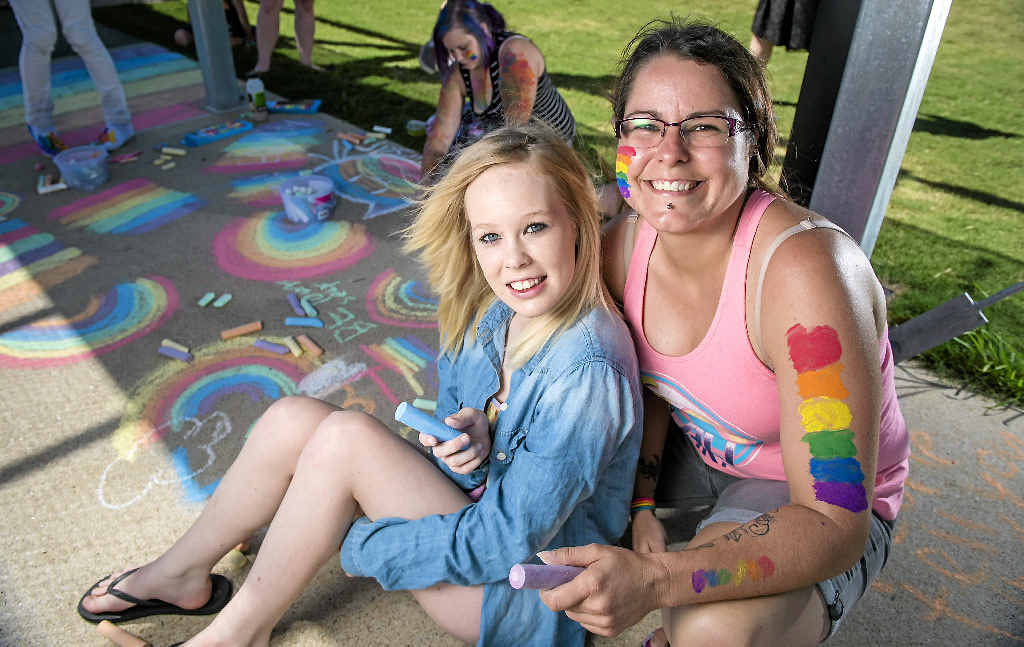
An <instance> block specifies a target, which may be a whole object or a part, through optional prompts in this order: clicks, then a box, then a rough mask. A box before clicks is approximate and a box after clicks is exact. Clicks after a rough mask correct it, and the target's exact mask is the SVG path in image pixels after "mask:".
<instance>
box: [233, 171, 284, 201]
mask: <svg viewBox="0 0 1024 647" xmlns="http://www.w3.org/2000/svg"><path fill="white" fill-rule="evenodd" d="M299 175H300V174H299V172H297V171H296V172H292V173H269V174H266V175H254V176H253V177H247V178H238V179H236V180H232V181H231V188H232V190H231V193H229V194H228V197H229V198H232V199H234V200H241V201H242V202H244V203H246V204H247V205H249V206H250V207H253V208H255V209H273V208H278V209H280V208H281V206H282V205H281V196H280V194H278V192H277V187H278V186H280V184H281V183H282V182H284V181H285V180H290V179H292V178H294V177H299Z"/></svg>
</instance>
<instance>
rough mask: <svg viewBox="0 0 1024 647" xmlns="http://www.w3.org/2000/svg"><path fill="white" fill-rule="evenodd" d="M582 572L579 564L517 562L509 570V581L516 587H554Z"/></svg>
mask: <svg viewBox="0 0 1024 647" xmlns="http://www.w3.org/2000/svg"><path fill="white" fill-rule="evenodd" d="M582 572H583V569H582V568H580V567H579V566H564V565H562V564H516V565H515V566H513V567H512V568H511V570H509V572H508V583H509V584H510V585H511V586H512V588H514V589H553V588H555V587H556V586H561V585H563V584H565V583H566V582H568V581H570V580H572V578H574V577H576V576H577V575H579V574H580V573H582Z"/></svg>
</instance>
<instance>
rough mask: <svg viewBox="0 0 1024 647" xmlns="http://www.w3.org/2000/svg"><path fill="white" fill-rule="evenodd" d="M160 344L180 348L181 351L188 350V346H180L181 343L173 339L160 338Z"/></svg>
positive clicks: (185, 351)
mask: <svg viewBox="0 0 1024 647" xmlns="http://www.w3.org/2000/svg"><path fill="white" fill-rule="evenodd" d="M160 345H161V346H167V347H168V348H173V349H175V350H180V351H181V352H183V353H188V352H190V351H189V348H188V346H182V345H181V344H179V343H178V342H176V341H174V340H173V339H162V340H160Z"/></svg>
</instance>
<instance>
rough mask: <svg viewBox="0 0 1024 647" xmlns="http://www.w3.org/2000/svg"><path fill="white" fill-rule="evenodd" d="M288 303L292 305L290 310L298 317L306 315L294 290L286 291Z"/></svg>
mask: <svg viewBox="0 0 1024 647" xmlns="http://www.w3.org/2000/svg"><path fill="white" fill-rule="evenodd" d="M288 303H289V304H290V305H291V306H292V312H294V313H295V314H297V315H299V316H300V317H304V316H305V315H306V311H305V310H303V309H302V304H301V303H300V302H299V296H298V295H297V294H295V293H294V292H289V293H288Z"/></svg>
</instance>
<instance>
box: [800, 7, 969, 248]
mask: <svg viewBox="0 0 1024 647" xmlns="http://www.w3.org/2000/svg"><path fill="white" fill-rule="evenodd" d="M858 4H859V6H856V7H854V6H853V5H858ZM951 4H952V0H860V2H859V3H857V2H849V1H848V0H825V1H824V2H822V3H821V5H820V6H819V9H818V11H819V14H818V18H817V20H816V22H815V25H814V35H813V37H812V41H811V53H810V55H809V56H808V62H807V64H808V66H807V70H806V71H805V74H804V81H803V86H802V88H801V94H800V100H799V102H798V106H797V116H796V117H795V118H794V121H793V131H794V132H793V135H792V137H791V141H790V148H789V150H787V153H786V163H785V166H784V168H783V176H784V177H785V178H786V181H787V187H788V188H789V189H790V190H791V192H792V193H794V194H795V196H794V197H797V198H798V200H800V199H803V200H807V202H804V203H805V204H808V206H809V207H810V208H811V209H813V210H814V211H817V212H818V213H821V214H822V215H824V216H826V217H828V218H829V219H831V220H833V221H834V222H835V223H836V224H838V225H840V226H841V227H843V228H844V229H846V231H848V232H849V233H850V234H851V235H852V236H853V237H854V238H856V239H857V240H858V241H860V244H861V248H862V249H863V250H864V252H865V253H866V254H868V255H869V256H870V255H871V251H872V250H873V249H874V245H875V241H876V240H877V238H878V230H879V228H880V227H881V225H882V219H883V218H884V217H885V210H886V208H887V207H888V205H889V198H890V197H891V195H892V189H893V187H894V186H895V184H896V176H897V174H898V173H899V168H900V164H901V163H902V161H903V154H904V153H905V152H906V148H907V141H908V140H909V139H910V132H911V130H912V129H913V125H914V121H915V120H916V119H917V110H918V108H919V107H920V105H921V98H922V97H923V96H924V89H925V86H926V84H927V81H928V75H929V74H930V73H931V68H932V63H934V61H935V54H936V52H937V50H938V45H939V39H940V37H941V35H942V30H943V28H944V27H945V24H946V18H947V17H948V15H949V8H950V5H951ZM854 16H855V18H854ZM851 19H852V22H851ZM844 43H845V45H844ZM837 79H841V80H839V82H838V85H837V83H836V81H837ZM833 89H835V92H834V94H833ZM805 91H807V92H809V93H810V94H809V95H808V98H807V102H806V103H805V97H804V92H805ZM829 97H834V99H833V100H832V102H831V104H830V103H829ZM823 130H824V131H826V132H827V134H824V133H823V132H822V131H823ZM823 135H824V136H823ZM817 142H823V145H822V144H819V143H817ZM819 151H820V153H819ZM819 154H820V157H818V156H819ZM811 177H813V178H814V180H813V182H811V183H808V181H807V180H808V178H811ZM794 186H795V189H794ZM808 187H809V188H810V190H809V192H808Z"/></svg>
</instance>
